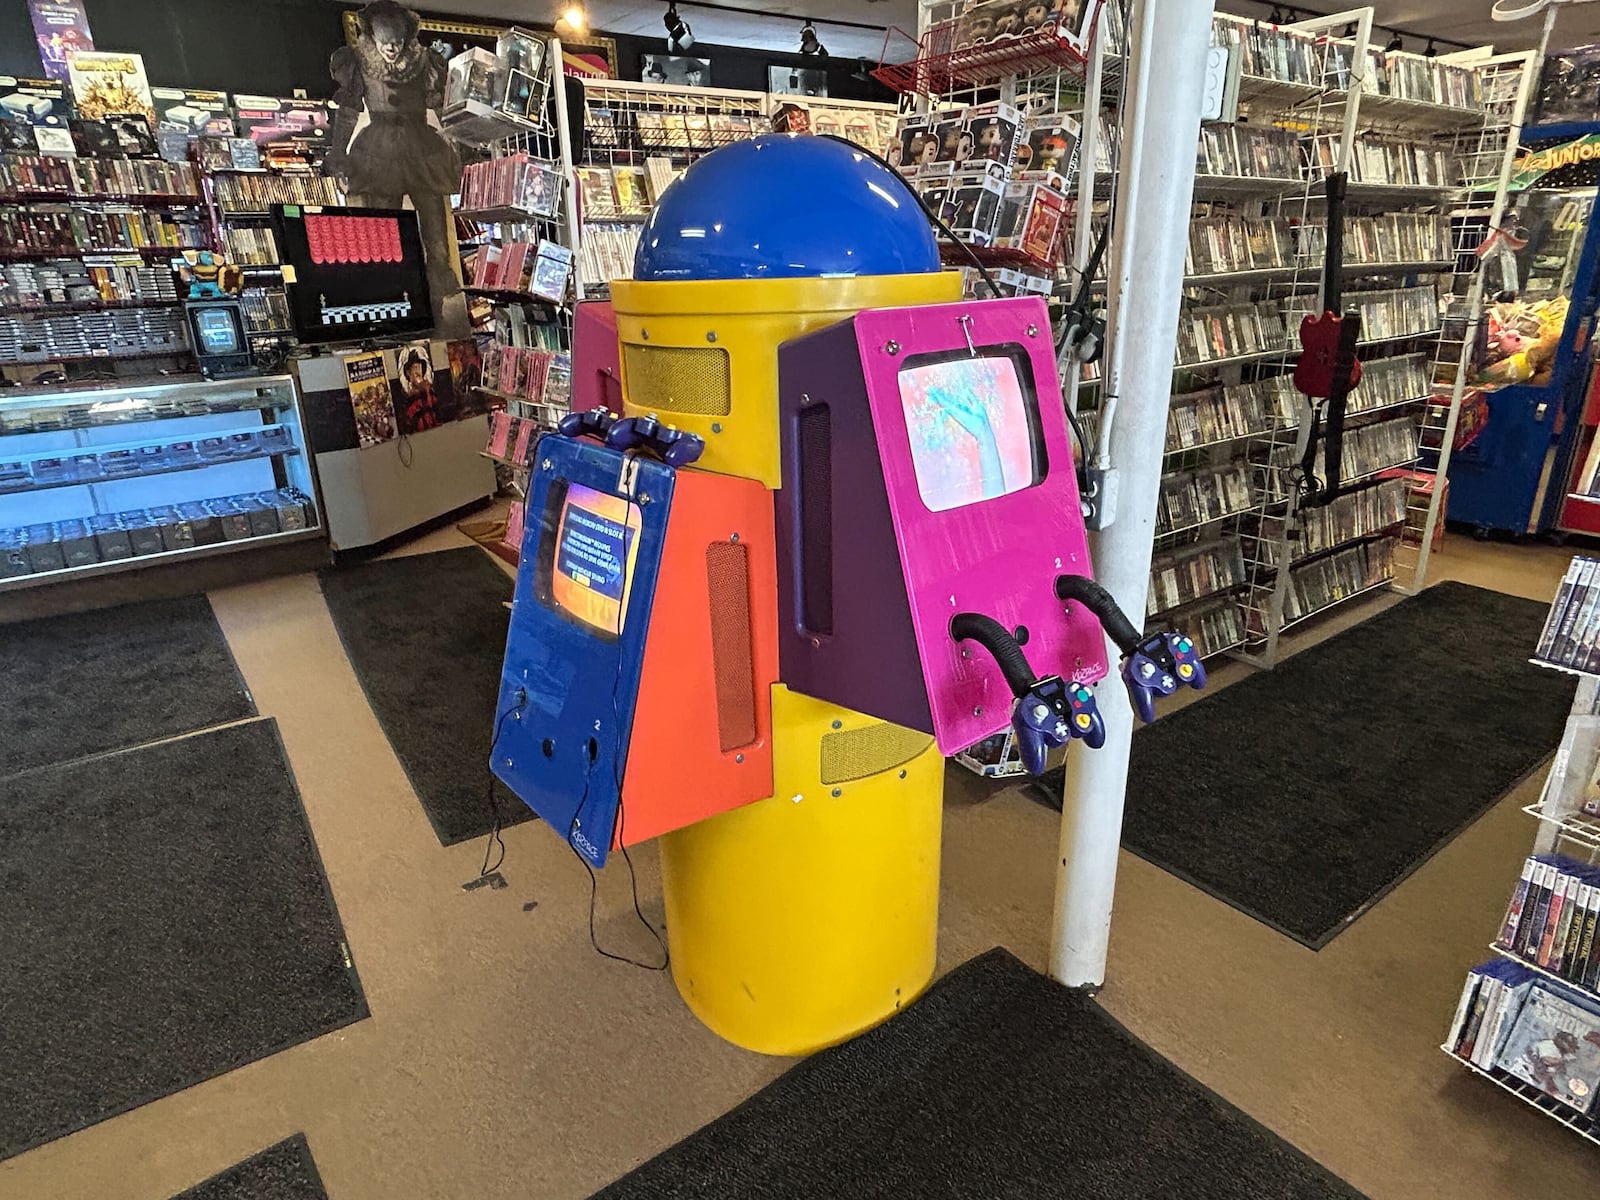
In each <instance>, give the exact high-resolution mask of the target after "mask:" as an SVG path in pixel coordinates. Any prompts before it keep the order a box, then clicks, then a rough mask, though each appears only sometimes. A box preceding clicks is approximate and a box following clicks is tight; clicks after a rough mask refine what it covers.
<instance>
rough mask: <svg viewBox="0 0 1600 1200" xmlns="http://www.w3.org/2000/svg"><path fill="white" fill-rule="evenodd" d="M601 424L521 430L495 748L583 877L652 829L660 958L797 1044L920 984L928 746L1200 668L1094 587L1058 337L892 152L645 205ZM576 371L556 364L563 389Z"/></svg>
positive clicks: (794, 154)
mask: <svg viewBox="0 0 1600 1200" xmlns="http://www.w3.org/2000/svg"><path fill="white" fill-rule="evenodd" d="M612 292H613V302H612V312H613V313H614V316H615V320H616V328H617V335H618V340H619V343H620V362H621V375H622V407H623V411H624V414H625V415H624V416H623V417H621V418H620V419H619V418H617V417H616V416H615V415H614V413H612V412H608V411H606V410H604V409H601V408H596V409H593V410H591V411H588V412H583V413H574V414H573V415H572V416H569V417H568V418H567V419H566V420H565V421H564V422H563V426H562V431H561V434H560V435H558V436H552V437H547V438H545V439H544V440H542V441H541V442H540V454H539V458H538V461H537V462H536V463H535V464H534V480H533V483H532V485H531V490H530V497H529V502H528V526H527V533H526V538H525V542H524V550H523V557H522V567H521V572H520V574H519V578H518V582H517V592H516V600H515V604H514V608H513V613H512V620H511V633H510V636H509V638H508V641H507V647H506V658H505V666H504V670H503V672H502V679H501V687H500V697H499V709H498V713H497V723H496V728H495V730H494V737H493V749H492V751H491V758H492V764H493V768H494V770H495V773H496V774H497V775H498V776H499V777H500V778H501V779H502V780H503V781H504V782H505V783H506V784H507V785H508V786H509V787H510V788H511V789H512V790H513V791H514V792H515V793H516V794H517V795H518V796H519V797H521V798H522V800H523V801H524V802H525V803H527V804H528V805H529V806H530V807H532V808H533V809H534V811H536V812H537V813H538V814H539V815H540V816H541V817H543V818H544V819H545V821H546V822H547V823H548V824H549V825H550V826H551V827H552V828H554V829H555V830H556V832H557V833H558V834H560V835H561V836H562V837H563V838H564V839H565V840H566V841H567V842H568V843H569V844H570V845H571V846H572V848H573V850H574V852H575V853H577V854H578V855H580V856H581V857H582V858H584V859H585V860H586V861H587V862H589V863H591V864H594V865H601V864H603V863H604V862H605V861H606V860H607V857H608V855H609V853H610V852H611V851H612V850H615V849H618V848H622V847H626V846H628V845H631V844H634V843H636V842H638V841H641V840H644V839H646V838H650V837H656V836H659V837H660V838H661V863H662V889H663V895H664V899H665V904H666V913H667V929H668V931H669V937H670V949H671V965H672V972H673V978H674V981H675V982H676V984H677V987H678V990H679V992H680V994H681V995H682V996H683V998H684V1000H685V1002H686V1003H687V1004H688V1005H689V1007H690V1008H691V1009H692V1010H693V1011H694V1012H695V1014H696V1015H697V1016H698V1017H699V1018H700V1019H701V1020H702V1021H704V1022H705V1023H706V1024H707V1025H708V1026H710V1027H711V1028H712V1029H713V1030H715V1031H716V1032H717V1033H719V1034H721V1035H722V1036H723V1037H726V1038H728V1039H729V1040H730V1041H733V1042H735V1043H737V1044H738V1045H741V1046H744V1047H747V1048H750V1049H754V1050H760V1051H764V1052H766V1053H772V1054H800V1053H807V1052H810V1051H812V1050H816V1049H819V1048H821V1047H824V1046H827V1045H830V1044H832V1043H835V1042H839V1041H842V1040H845V1039H847V1038H849V1037H852V1036H854V1035H855V1034H857V1033H859V1032H861V1031H862V1030H864V1029H867V1028H869V1027H871V1026H872V1025H874V1024H876V1023H878V1022H880V1021H882V1020H884V1019H886V1018H887V1017H889V1016H891V1015H893V1013H894V1012H895V1010H897V1009H898V1008H900V1007H902V1006H903V1005H905V1004H908V1003H909V1002H910V1001H911V1000H913V999H914V998H915V997H916V996H917V995H918V994H919V993H920V992H921V991H922V990H923V988H925V987H926V986H927V984H928V983H929V981H930V980H931V978H932V974H933V968H934V959H935V949H936V936H937V927H938V889H939V839H940V816H941V808H940V805H941V800H942V784H943V771H944V762H943V758H944V755H945V754H946V753H949V752H953V751H955V750H959V749H961V748H964V747H965V746H967V745H970V744H971V743H973V742H976V741H979V740H981V739H982V738H985V737H988V736H990V735H992V734H994V733H997V732H1000V731H1002V730H1004V729H1005V728H1007V727H1008V726H1010V727H1012V728H1014V729H1015V730H1016V731H1017V733H1018V736H1019V738H1020V739H1021V740H1022V741H1023V742H1024V744H1025V746H1026V753H1025V757H1026V759H1027V761H1028V764H1029V766H1030V768H1031V769H1032V770H1034V771H1036V772H1037V771H1042V770H1043V768H1044V757H1045V753H1046V751H1047V750H1048V749H1049V748H1050V747H1052V746H1059V745H1061V744H1064V743H1065V742H1067V741H1069V740H1073V739H1077V740H1081V741H1083V742H1084V743H1085V745H1086V746H1094V745H1097V744H1098V743H1099V739H1100V738H1101V737H1103V730H1102V729H1101V726H1100V719H1099V715H1098V711H1097V709H1096V706H1095V700H1094V693H1093V687H1094V685H1095V684H1096V683H1097V682H1098V681H1099V680H1100V679H1102V678H1103V677H1104V676H1105V675H1106V674H1107V673H1108V670H1109V664H1108V662H1107V657H1106V643H1105V636H1106V634H1109V635H1110V636H1111V638H1112V641H1113V642H1114V643H1115V644H1116V645H1117V646H1118V647H1119V648H1120V649H1121V651H1122V653H1123V656H1124V661H1123V665H1122V671H1123V677H1124V680H1125V681H1126V682H1127V683H1128V685H1129V687H1130V689H1131V690H1133V692H1134V695H1135V698H1136V699H1137V700H1139V701H1140V702H1141V710H1142V711H1144V712H1145V713H1146V719H1149V715H1151V714H1150V702H1151V700H1152V698H1153V697H1154V696H1156V695H1160V694H1170V693H1171V692H1172V691H1174V690H1176V688H1177V687H1179V686H1181V685H1183V684H1188V685H1190V686H1201V685H1202V684H1203V683H1204V679H1205V676H1204V671H1203V670H1202V669H1201V668H1200V666H1199V662H1198V659H1197V657H1196V656H1195V653H1194V648H1193V647H1192V646H1191V645H1189V644H1188V642H1187V641H1186V640H1184V639H1182V638H1179V637H1177V636H1176V635H1166V634H1159V633H1158V634H1153V635H1150V636H1148V637H1146V636H1145V635H1144V634H1142V633H1141V632H1139V631H1138V630H1136V629H1134V628H1133V627H1132V625H1131V624H1130V623H1129V622H1128V621H1127V620H1126V619H1125V618H1124V617H1123V616H1122V614H1121V613H1120V612H1118V611H1117V609H1116V606H1115V604H1114V603H1112V602H1111V599H1110V597H1109V596H1108V595H1107V594H1106V593H1105V592H1104V591H1103V590H1101V589H1099V588H1098V587H1097V586H1096V585H1095V584H1094V582H1093V580H1092V579H1091V578H1090V564H1089V561H1088V553H1087V547H1086V541H1085V534H1084V528H1083V521H1082V517H1081V511H1082V510H1081V507H1080V504H1079V495H1078V486H1077V482H1076V475H1075V469H1074V453H1073V447H1072V444H1071V441H1070V439H1069V434H1068V431H1067V423H1066V420H1065V416H1064V411H1065V410H1064V405H1063V400H1062V396H1061V391H1060V385H1059V378H1058V376H1057V373H1056V364H1055V356H1054V350H1053V345H1052V339H1051V336H1050V325H1049V321H1048V315H1047V313H1046V310H1045V307H1044V304H1043V303H1042V302H1041V301H1039V300H1037V299H1020V300H988V301H964V300H961V299H960V282H959V276H958V275H957V274H955V273H954V272H947V271H943V270H941V268H940V263H939V251H938V246H937V244H936V242H935V241H934V237H933V234H932V232H931V228H930V225H929V222H928V220H927V217H926V215H925V213H924V212H923V211H922V209H921V208H920V207H919V205H918V203H917V201H916V199H915V198H914V196H913V195H912V194H911V192H910V191H909V190H908V189H907V187H906V186H905V184H904V183H903V182H902V181H901V180H900V178H899V177H898V176H897V175H895V174H894V172H893V171H891V170H890V169H889V168H888V167H887V166H886V165H885V164H883V163H881V162H880V161H879V160H877V159H876V158H874V157H873V156H871V155H869V154H866V153H865V152H863V151H860V150H859V149H857V148H855V147H852V146H850V145H849V144H848V143H844V142H841V141H838V140H835V139H830V138H821V137H810V136H806V135H792V134H780V135H770V136H766V137H760V138H756V139H754V140H753V141H749V142H742V143H737V144H735V145H733V146H729V147H726V148H724V149H721V150H718V151H717V152H715V153H713V154H711V155H708V156H707V157H706V158H704V159H702V160H700V161H699V162H698V163H696V164H695V165H694V166H693V167H692V168H691V169H690V170H689V172H688V174H687V175H686V176H685V177H684V178H683V179H682V180H681V181H679V182H678V183H675V184H674V185H673V187H672V188H671V189H669V190H668V191H667V192H666V193H665V194H664V195H663V196H662V198H661V202H660V203H659V204H658V205H657V206H656V208H655V209H654V211H653V212H652V214H651V217H650V219H649V221H648V222H647V224H646V225H645V228H644V231H643V235H642V237H641V240H640V248H639V252H638V255H637V258H636V260H635V264H634V279H633V280H621V281H617V282H616V283H615V284H614V285H613V289H612ZM577 369H581V368H575V371H576V370H577Z"/></svg>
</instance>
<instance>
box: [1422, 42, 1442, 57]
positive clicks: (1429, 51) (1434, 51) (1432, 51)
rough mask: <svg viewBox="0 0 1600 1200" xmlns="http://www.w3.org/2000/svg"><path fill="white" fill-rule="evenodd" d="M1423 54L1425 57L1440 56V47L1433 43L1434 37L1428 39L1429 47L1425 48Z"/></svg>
mask: <svg viewBox="0 0 1600 1200" xmlns="http://www.w3.org/2000/svg"><path fill="white" fill-rule="evenodd" d="M1422 54H1423V57H1425V58H1437V57H1438V55H1439V47H1437V46H1435V45H1434V44H1433V39H1432V38H1429V39H1428V45H1427V48H1426V49H1425V50H1423V52H1422Z"/></svg>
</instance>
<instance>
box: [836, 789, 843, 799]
mask: <svg viewBox="0 0 1600 1200" xmlns="http://www.w3.org/2000/svg"><path fill="white" fill-rule="evenodd" d="M833 795H834V798H835V799H838V797H840V796H842V795H844V789H843V788H834V789H833Z"/></svg>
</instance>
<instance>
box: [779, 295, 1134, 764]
mask: <svg viewBox="0 0 1600 1200" xmlns="http://www.w3.org/2000/svg"><path fill="white" fill-rule="evenodd" d="M972 347H978V348H990V347H1004V348H1006V349H1008V350H1009V351H1011V352H1012V353H1013V354H1015V355H1018V356H1020V357H1022V358H1023V359H1025V361H1026V363H1027V365H1028V368H1029V369H1030V371H1031V374H1032V377H1033V384H1034V386H1035V388H1036V390H1037V401H1038V406H1037V407H1038V422H1039V426H1038V429H1039V435H1040V442H1041V445H1042V454H1043V466H1044V474H1043V478H1042V479H1041V480H1040V481H1039V482H1038V483H1036V484H1034V485H1033V486H1031V487H1024V488H1022V489H1020V490H1017V491H1012V492H1009V493H1006V494H1003V495H994V496H992V497H991V498H988V499H982V500H978V501H976V502H974V503H969V504H966V505H964V506H961V507H952V508H949V509H948V510H946V511H940V512H936V511H932V510H931V509H930V508H929V506H928V504H927V503H925V502H924V499H923V496H922V493H921V492H920V491H919V488H918V483H917V477H916V471H915V467H914V465H913V459H912V443H911V437H910V435H909V433H908V430H907V417H906V413H905V408H904V405H903V403H902V400H901V392H900V373H901V370H902V368H903V367H904V365H905V363H906V361H907V360H908V359H910V358H912V357H914V356H918V355H924V354H931V355H957V354H963V355H964V354H970V353H971V350H972ZM779 363H780V371H781V376H782V382H781V388H780V407H781V409H782V421H783V425H782V431H783V438H784V456H785V457H784V481H785V485H786V489H787V490H786V492H785V493H780V495H779V500H778V528H779V539H780V558H779V590H780V599H781V602H782V603H783V604H784V605H786V607H785V609H784V616H785V618H786V620H785V624H784V628H783V629H782V630H781V631H780V637H781V667H782V673H783V680H784V682H785V683H787V684H789V685H790V686H791V687H793V688H795V689H796V690H798V691H802V692H805V693H806V694H808V695H813V696H817V697H818V698H820V699H824V700H828V701H831V702H833V703H836V704H841V705H844V706H846V707H849V708H854V709H857V710H858V711H862V712H867V713H871V714H873V715H879V716H883V717H885V718H887V719H891V720H895V721H898V722H900V723H902V724H907V725H911V726H912V727H914V728H918V729H925V730H926V729H930V728H931V730H932V732H933V734H934V736H935V738H936V739H937V741H938V744H939V748H940V750H942V751H944V752H945V753H947V754H948V753H954V752H955V751H957V750H960V749H962V748H964V747H966V746H970V745H972V744H973V743H974V742H977V741H980V740H982V739H983V738H985V737H987V736H989V735H990V734H993V733H997V732H999V731H1000V730H1002V729H1004V728H1006V727H1007V725H1008V724H1009V717H1010V710H1011V694H1010V691H1009V689H1007V687H1006V685H1005V681H1004V679H1003V678H1002V676H1001V674H1000V671H999V668H998V667H996V666H995V664H994V663H993V661H992V660H991V659H990V658H989V656H988V654H987V653H986V652H985V651H983V650H981V649H979V648H977V647H976V646H969V647H968V651H969V653H968V656H965V657H964V656H963V652H962V647H960V646H958V645H957V644H956V643H955V642H953V641H951V639H950V635H949V622H950V618H951V617H952V616H953V615H954V614H956V613H958V612H980V613H985V614H987V615H988V616H991V617H993V618H995V619H996V620H998V621H1000V622H1001V623H1002V624H1004V625H1005V626H1006V627H1007V628H1015V627H1016V626H1019V625H1021V626H1026V627H1027V629H1028V633H1029V637H1028V641H1027V645H1026V647H1025V650H1026V653H1027V655H1028V659H1029V662H1030V663H1031V664H1032V666H1033V668H1034V670H1035V671H1036V672H1038V673H1039V674H1040V675H1047V674H1059V675H1062V676H1064V677H1065V678H1068V679H1076V680H1080V681H1082V682H1085V683H1090V682H1094V681H1096V680H1099V679H1101V678H1103V677H1104V676H1105V674H1106V658H1105V641H1104V638H1103V636H1102V633H1101V630H1100V627H1099V624H1098V622H1096V621H1095V619H1094V618H1093V617H1092V616H1090V615H1089V614H1088V613H1087V612H1085V611H1083V610H1082V609H1081V608H1079V607H1077V606H1074V607H1073V608H1072V609H1070V610H1069V609H1067V608H1066V607H1065V606H1064V605H1063V604H1062V603H1061V602H1060V601H1059V600H1057V599H1056V597H1055V593H1054V587H1053V585H1054V581H1055V577H1056V576H1057V575H1058V574H1061V573H1064V572H1071V573H1076V574H1084V575H1088V574H1091V573H1092V572H1091V569H1090V564H1089V555H1088V547H1087V542H1086V538H1085V534H1084V529H1083V520H1082V517H1081V515H1080V514H1081V511H1082V510H1081V508H1080V507H1079V498H1078V487H1077V480H1076V478H1075V476H1074V472H1073V468H1072V446H1071V442H1070V440H1069V438H1068V434H1067V424H1066V417H1065V410H1064V406H1063V403H1062V399H1061V392H1060V386H1059V381H1058V379H1057V375H1056V364H1055V356H1054V353H1053V346H1052V345H1051V340H1050V323H1049V320H1048V317H1047V314H1046V310H1045V306H1044V303H1043V301H1042V300H1039V299H1037V298H1019V299H1012V300H989V301H968V302H962V303H957V304H940V305H928V306H923V307H917V308H905V309H878V310H872V311H868V312H863V313H859V314H857V315H856V316H855V317H854V318H852V319H851V320H850V321H847V322H844V323H842V324H841V325H836V326H832V327H830V328H829V329H826V330H823V331H820V332H818V333H814V334H811V335H808V336H806V337H803V338H799V339H796V340H795V341H793V342H790V343H787V344H786V345H785V346H784V348H783V349H782V350H781V351H780V354H779ZM803 397H809V400H806V399H803ZM816 404H826V405H828V408H829V420H828V424H829V425H830V426H831V430H830V432H831V455H830V461H829V464H828V467H827V473H828V474H831V481H830V484H831V487H830V498H831V502H832V529H833V531H834V534H835V537H836V541H835V544H834V546H833V547H832V552H831V556H830V557H829V559H828V560H827V561H828V562H829V563H831V566H832V570H833V587H832V591H831V596H832V612H831V613H827V612H826V611H822V610H819V609H818V606H817V605H816V604H815V603H812V604H811V605H810V607H811V608H812V609H813V610H816V611H820V612H821V616H822V617H827V618H829V620H828V624H830V625H831V629H814V630H813V629H807V628H806V624H805V613H806V610H807V604H806V603H805V600H806V590H805V589H806V586H807V582H808V581H807V578H806V577H805V576H806V574H807V570H806V555H807V553H808V547H807V545H806V541H807V539H806V537H804V536H801V535H800V533H799V529H798V527H799V526H800V525H801V523H802V521H801V518H802V515H803V514H804V512H805V511H806V509H805V505H804V504H803V503H802V502H800V501H801V499H802V496H803V493H804V490H805V488H804V483H803V482H801V484H800V486H799V491H800V493H801V494H802V495H801V496H796V495H791V494H789V493H791V492H792V491H793V484H792V481H794V480H797V479H802V473H803V471H804V470H805V469H807V468H806V464H804V463H802V461H801V457H802V452H801V442H802V438H801V436H800V434H801V431H802V423H803V421H804V418H803V417H802V416H801V412H802V410H803V409H804V408H806V407H809V406H810V405H816ZM815 432H816V430H815V429H813V430H812V433H813V434H815ZM810 469H811V470H812V472H813V473H814V474H815V473H816V472H817V468H816V467H815V466H814V465H813V466H812V467H811V468H810ZM1007 477H1008V478H1011V476H1010V475H1008V476H1007ZM814 566H815V564H813V567H814ZM908 597H909V598H910V599H909V601H908ZM816 611H814V613H813V619H814V620H816V619H819V618H818V617H817V616H816ZM908 637H909V639H910V640H912V641H914V644H915V648H914V649H912V650H908V649H907V646H906V643H907V640H908ZM914 695H915V696H917V697H918V703H919V706H926V707H925V708H920V709H919V711H920V715H921V719H920V720H911V719H909V718H908V717H907V716H905V715H903V714H904V713H905V712H907V711H908V710H909V709H910V708H911V707H912V705H913V700H912V697H913V696H914ZM891 709H892V710H894V711H892V712H891V711H890V710H891ZM930 715H931V723H930V721H929V716H930Z"/></svg>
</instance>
